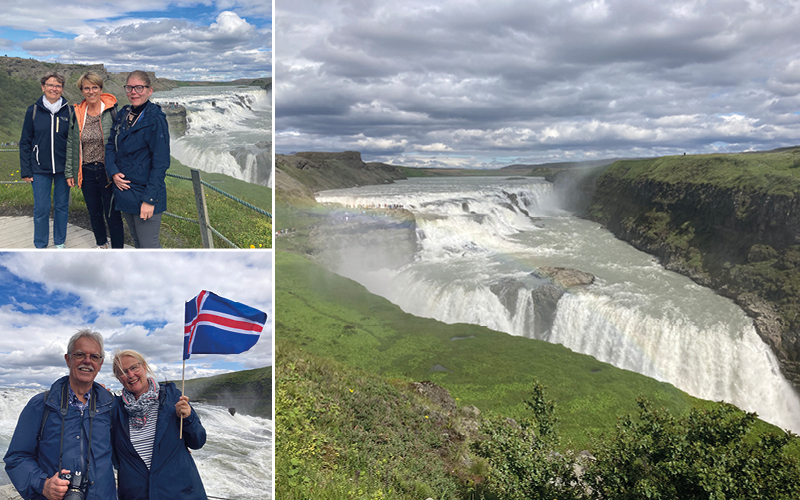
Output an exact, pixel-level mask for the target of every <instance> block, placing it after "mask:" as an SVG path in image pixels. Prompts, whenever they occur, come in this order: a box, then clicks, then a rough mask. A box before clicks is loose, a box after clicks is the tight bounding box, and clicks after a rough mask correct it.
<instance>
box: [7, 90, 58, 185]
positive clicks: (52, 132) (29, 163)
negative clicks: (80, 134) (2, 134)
mask: <svg viewBox="0 0 800 500" xmlns="http://www.w3.org/2000/svg"><path fill="white" fill-rule="evenodd" d="M44 99H45V97H44V96H42V97H40V98H39V100H38V101H36V103H35V104H33V105H32V106H29V107H28V110H27V111H26V112H25V121H24V122H23V123H22V135H21V136H20V139H19V167H20V168H19V171H20V174H21V175H22V177H23V178H25V177H32V176H33V174H55V173H58V172H63V171H64V167H65V165H66V162H67V137H68V134H69V125H70V123H69V120H70V116H71V113H70V109H69V105H68V104H67V100H66V99H64V98H63V97H62V98H61V103H60V104H61V108H60V109H59V110H58V112H57V113H56V114H55V115H53V114H51V113H50V110H49V109H47V108H46V107H45V106H44ZM34 108H36V117H35V118H34V116H33V115H34V113H33V110H34Z"/></svg>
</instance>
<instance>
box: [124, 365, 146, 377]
mask: <svg viewBox="0 0 800 500" xmlns="http://www.w3.org/2000/svg"><path fill="white" fill-rule="evenodd" d="M141 367H142V364H141V363H134V364H132V365H131V366H129V367H127V368H123V367H121V366H120V367H119V371H121V372H122V374H123V375H125V374H128V373H130V374H131V375H133V374H134V373H137V372H138V371H139V368H141Z"/></svg>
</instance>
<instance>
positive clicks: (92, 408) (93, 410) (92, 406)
mask: <svg viewBox="0 0 800 500" xmlns="http://www.w3.org/2000/svg"><path fill="white" fill-rule="evenodd" d="M68 386H69V382H65V383H64V385H63V386H62V387H61V410H60V411H61V444H60V445H59V450H58V471H57V473H58V474H61V459H62V458H63V456H64V422H65V421H66V419H67V409H68V408H69V396H68V394H67V387H68ZM96 414H97V391H95V390H94V387H92V391H91V396H90V397H89V439H88V444H89V447H88V448H87V450H86V469H85V470H84V472H85V473H86V474H85V475H84V478H86V477H89V460H90V458H91V456H92V427H93V426H94V416H95V415H96ZM81 428H83V426H81ZM72 472H73V473H74V472H75V471H72Z"/></svg>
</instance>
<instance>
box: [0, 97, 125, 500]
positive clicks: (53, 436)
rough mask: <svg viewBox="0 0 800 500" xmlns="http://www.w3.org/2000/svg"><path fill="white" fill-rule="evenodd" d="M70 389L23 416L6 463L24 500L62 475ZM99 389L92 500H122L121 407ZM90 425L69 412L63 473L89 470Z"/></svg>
mask: <svg viewBox="0 0 800 500" xmlns="http://www.w3.org/2000/svg"><path fill="white" fill-rule="evenodd" d="M37 114H38V112H37ZM49 114H50V113H48V115H49ZM36 119H37V120H38V119H39V117H38V116H37V117H36ZM68 383H69V377H68V376H67V377H63V378H60V379H58V380H56V382H55V383H54V384H53V385H52V386H51V387H50V393H49V395H48V398H47V401H45V400H44V393H41V394H37V395H36V396H34V397H33V398H31V400H30V401H28V404H27V405H26V406H25V408H24V409H23V410H22V413H21V414H20V416H19V421H18V422H17V427H16V429H15V430H14V436H13V437H12V438H11V443H10V444H9V445H8V451H7V452H6V455H5V457H4V458H3V460H4V461H5V469H6V473H7V474H8V477H9V478H10V479H11V482H12V483H14V487H15V488H17V491H19V493H20V495H22V498H27V499H34V500H44V499H45V497H44V496H43V495H42V489H43V488H44V482H45V480H46V479H47V478H48V477H52V476H53V474H55V473H56V472H57V469H58V454H59V449H60V446H61V413H60V411H61V389H62V388H63V387H64V384H68ZM93 387H94V389H93V391H94V393H95V394H96V397H97V402H96V404H97V407H96V408H97V415H96V416H95V417H94V424H93V426H92V450H91V457H90V462H89V471H88V477H89V480H90V481H91V483H90V485H89V488H88V490H87V493H86V500H108V499H109V498H116V485H115V483H114V469H113V465H112V450H111V416H112V410H113V408H114V406H115V404H116V403H115V401H114V398H113V397H112V396H111V394H110V393H109V392H108V391H107V390H105V389H104V388H103V387H101V386H100V385H99V384H97V383H95V384H94V386H93ZM93 397H95V396H93ZM44 405H47V406H48V407H49V408H50V413H49V415H48V416H47V421H46V422H45V426H44V430H43V433H42V440H41V441H38V435H39V427H40V426H41V424H42V414H43V412H44ZM89 420H90V419H89V410H88V407H87V409H86V410H84V411H80V410H78V409H77V408H75V407H73V406H68V408H67V415H66V419H65V421H64V456H63V458H62V461H61V467H62V468H64V469H67V470H70V471H74V470H76V469H77V467H80V469H81V470H82V469H83V468H84V467H85V466H86V455H85V453H86V452H88V436H89ZM83 472H85V471H83Z"/></svg>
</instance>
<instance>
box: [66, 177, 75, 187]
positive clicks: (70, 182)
mask: <svg viewBox="0 0 800 500" xmlns="http://www.w3.org/2000/svg"><path fill="white" fill-rule="evenodd" d="M67 186H69V187H71V188H74V187H75V178H74V177H70V178H69V179H67Z"/></svg>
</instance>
